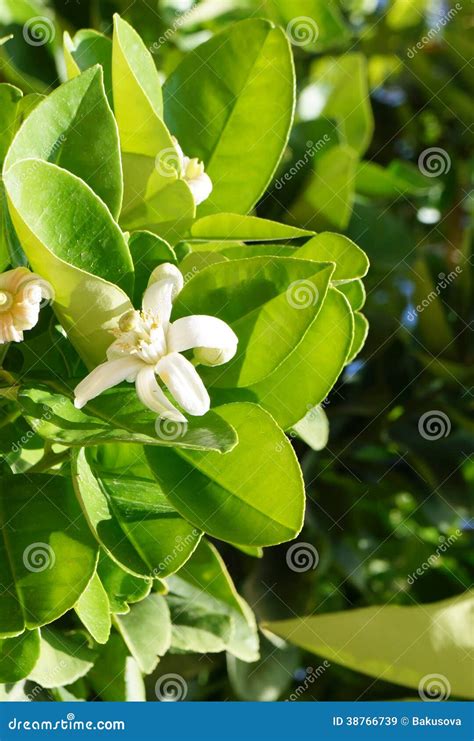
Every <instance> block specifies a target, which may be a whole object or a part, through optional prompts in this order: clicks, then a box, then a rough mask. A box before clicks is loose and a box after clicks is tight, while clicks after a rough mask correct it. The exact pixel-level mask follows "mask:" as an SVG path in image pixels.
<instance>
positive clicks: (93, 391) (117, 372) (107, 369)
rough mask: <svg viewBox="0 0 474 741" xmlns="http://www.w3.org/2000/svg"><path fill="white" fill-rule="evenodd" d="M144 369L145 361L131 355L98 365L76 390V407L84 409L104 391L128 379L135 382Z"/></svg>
mask: <svg viewBox="0 0 474 741" xmlns="http://www.w3.org/2000/svg"><path fill="white" fill-rule="evenodd" d="M142 367H143V361H141V360H139V359H137V358H132V357H130V355H129V356H127V357H125V358H118V359H116V360H107V361H106V362H105V363H102V364H101V365H98V366H97V368H94V370H93V371H92V373H89V375H88V376H86V377H85V378H84V380H83V381H81V382H80V383H79V384H78V385H77V386H76V388H75V389H74V396H75V399H74V406H75V407H76V408H77V409H82V407H83V406H84V405H85V404H87V402H88V401H90V400H91V399H95V397H96V396H99V394H101V393H102V392H103V391H106V390H107V389H110V388H112V386H117V384H119V383H122V381H125V380H126V379H132V380H134V379H135V377H136V375H137V373H138V371H139V370H140V369H141V368H142Z"/></svg>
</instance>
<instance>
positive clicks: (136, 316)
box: [114, 309, 166, 365]
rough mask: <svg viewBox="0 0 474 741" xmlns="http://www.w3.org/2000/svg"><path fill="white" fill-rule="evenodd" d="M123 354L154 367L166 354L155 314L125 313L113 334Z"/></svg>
mask: <svg viewBox="0 0 474 741" xmlns="http://www.w3.org/2000/svg"><path fill="white" fill-rule="evenodd" d="M114 334H115V336H116V337H117V344H118V345H120V347H121V349H122V350H123V351H124V352H128V353H129V354H130V355H137V356H138V357H139V358H140V359H141V360H143V361H144V362H145V363H149V364H150V365H156V363H157V362H158V360H159V359H160V358H161V357H162V356H163V355H165V354H166V339H165V332H164V329H163V326H162V324H161V322H160V320H159V317H158V315H157V314H155V313H154V312H151V311H135V310H134V309H132V310H130V311H127V312H126V313H125V314H123V316H121V317H120V320H119V326H118V329H117V330H116V331H115V332H114Z"/></svg>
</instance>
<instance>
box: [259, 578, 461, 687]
mask: <svg viewBox="0 0 474 741" xmlns="http://www.w3.org/2000/svg"><path fill="white" fill-rule="evenodd" d="M473 610H474V597H473V593H472V592H466V593H465V594H461V595H460V596H458V597H455V598H452V599H447V600H443V601H442V602H435V603H432V604H428V605H426V604H423V605H416V606H413V607H411V606H410V607H399V606H397V605H384V606H377V607H364V608H361V609H355V610H354V609H352V610H346V611H344V612H336V613H328V614H325V615H310V616H309V617H302V618H295V619H291V620H280V621H277V622H273V623H269V624H267V626H266V627H267V628H268V629H270V630H271V631H272V632H273V633H276V634H277V635H279V636H281V637H282V638H285V639H286V640H288V641H290V642H291V643H294V644H296V645H297V646H301V647H302V648H304V649H306V650H307V651H312V652H314V653H317V654H318V655H320V656H325V657H326V658H327V659H328V660H329V661H334V662H335V663H337V664H342V665H343V666H346V667H348V668H350V669H353V670H354V671H357V672H362V673H363V674H368V675H369V676H372V677H376V678H377V679H379V680H380V679H383V680H385V681H387V682H394V683H395V684H400V685H403V686H404V687H412V688H413V689H416V690H419V692H420V695H421V696H422V697H423V691H425V693H426V695H427V697H428V698H429V697H430V696H429V692H428V687H429V682H430V677H433V675H436V676H437V677H439V676H440V675H441V682H442V686H441V692H442V694H443V695H444V696H443V697H442V698H440V699H447V696H449V694H450V693H452V694H453V695H455V696H456V695H457V696H459V697H466V698H470V699H472V698H474V678H473V675H472V672H471V671H470V660H469V652H470V651H471V652H472V650H473V648H474V640H473V633H472V618H473ZM443 686H444V688H445V689H444V691H443Z"/></svg>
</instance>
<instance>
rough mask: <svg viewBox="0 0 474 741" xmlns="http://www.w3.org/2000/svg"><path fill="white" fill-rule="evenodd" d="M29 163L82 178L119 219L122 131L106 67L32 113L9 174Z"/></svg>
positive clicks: (13, 148)
mask: <svg viewBox="0 0 474 741" xmlns="http://www.w3.org/2000/svg"><path fill="white" fill-rule="evenodd" d="M24 159H35V160H44V161H46V162H51V163H54V164H56V165H58V166H60V167H62V168H64V169H65V170H68V171H69V172H71V173H72V174H73V175H77V177H79V178H81V179H82V180H83V181H84V182H85V183H87V185H89V187H90V188H91V189H92V190H93V191H94V192H95V193H96V194H97V195H98V196H99V198H101V199H102V200H103V201H104V203H106V204H107V206H108V207H109V209H110V211H111V213H112V215H113V216H114V217H117V216H118V214H119V213H120V208H121V204H122V169H121V164H120V152H119V139H118V130H117V124H116V123H115V120H114V117H113V114H112V110H111V108H110V106H109V104H108V102H107V98H106V96H105V91H104V84H103V75H102V69H101V67H98V66H96V67H94V68H93V69H90V70H87V72H84V73H83V74H82V75H80V76H79V77H76V78H75V79H74V80H71V81H70V82H67V83H66V84H64V85H61V86H60V87H59V88H58V89H57V90H55V91H54V92H52V93H51V95H48V96H47V97H46V98H45V99H44V100H43V101H42V102H41V103H40V104H39V105H38V106H37V107H36V108H35V109H34V110H33V112H32V113H30V115H29V116H28V118H27V119H26V121H25V122H24V124H23V125H22V127H21V129H20V130H19V132H18V134H17V135H16V137H15V139H14V141H13V143H12V146H11V147H10V150H9V152H8V155H7V157H6V160H5V170H8V169H9V168H10V167H12V165H14V164H15V163H16V162H18V161H20V160H24ZM42 177H44V178H45V180H46V178H47V177H48V176H47V175H46V174H45V173H43V175H42ZM63 187H65V186H63ZM34 197H36V196H34ZM64 198H65V199H67V194H66V193H64ZM72 205H76V204H72ZM77 207H78V208H80V206H79V204H77ZM76 217H77V213H76Z"/></svg>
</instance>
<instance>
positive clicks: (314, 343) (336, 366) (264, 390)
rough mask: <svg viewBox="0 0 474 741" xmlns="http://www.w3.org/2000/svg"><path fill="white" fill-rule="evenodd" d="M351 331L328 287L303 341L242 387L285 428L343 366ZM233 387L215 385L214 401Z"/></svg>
mask: <svg viewBox="0 0 474 741" xmlns="http://www.w3.org/2000/svg"><path fill="white" fill-rule="evenodd" d="M353 334H354V319H353V313H352V311H351V309H350V306H349V304H348V302H347V300H346V299H345V298H344V296H342V295H341V294H340V293H339V291H338V290H336V289H334V288H329V290H328V293H327V296H326V300H325V302H324V304H323V306H322V307H321V311H320V312H319V314H318V316H317V317H316V319H315V320H314V321H313V322H312V324H311V325H310V327H309V330H308V332H307V333H306V335H305V337H304V339H303V341H302V342H301V343H300V344H299V345H298V347H297V348H296V350H295V351H294V352H293V353H291V355H290V356H289V357H288V358H287V360H286V361H285V362H284V363H282V364H281V365H280V366H279V367H278V368H277V369H276V371H275V372H274V373H271V374H270V375H269V376H267V378H265V379H264V380H263V381H261V382H260V383H256V384H254V385H253V386H251V387H249V388H248V389H243V390H242V398H243V399H249V400H253V401H256V402H257V403H259V404H260V405H261V406H262V407H263V408H264V409H266V410H267V411H269V412H270V414H272V416H273V417H274V419H275V420H276V421H277V422H278V424H279V425H280V426H281V427H282V428H283V429H285V430H287V429H289V428H291V427H292V426H293V425H294V424H295V423H296V422H298V421H299V420H300V419H301V418H302V417H303V416H304V415H305V414H306V412H307V411H308V407H313V406H316V404H320V403H321V402H322V401H324V399H325V398H326V396H327V395H328V393H329V392H330V390H331V389H332V387H333V386H334V384H335V382H336V380H337V378H338V376H339V374H340V373H341V371H342V370H343V368H344V365H345V363H346V360H347V356H348V353H349V350H350V348H351V345H352V339H353ZM235 397H236V390H235V389H233V390H232V391H228V390H226V391H224V390H220V389H218V390H215V391H214V394H213V398H214V401H215V403H219V402H220V403H224V402H225V401H228V400H230V398H233V399H235Z"/></svg>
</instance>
